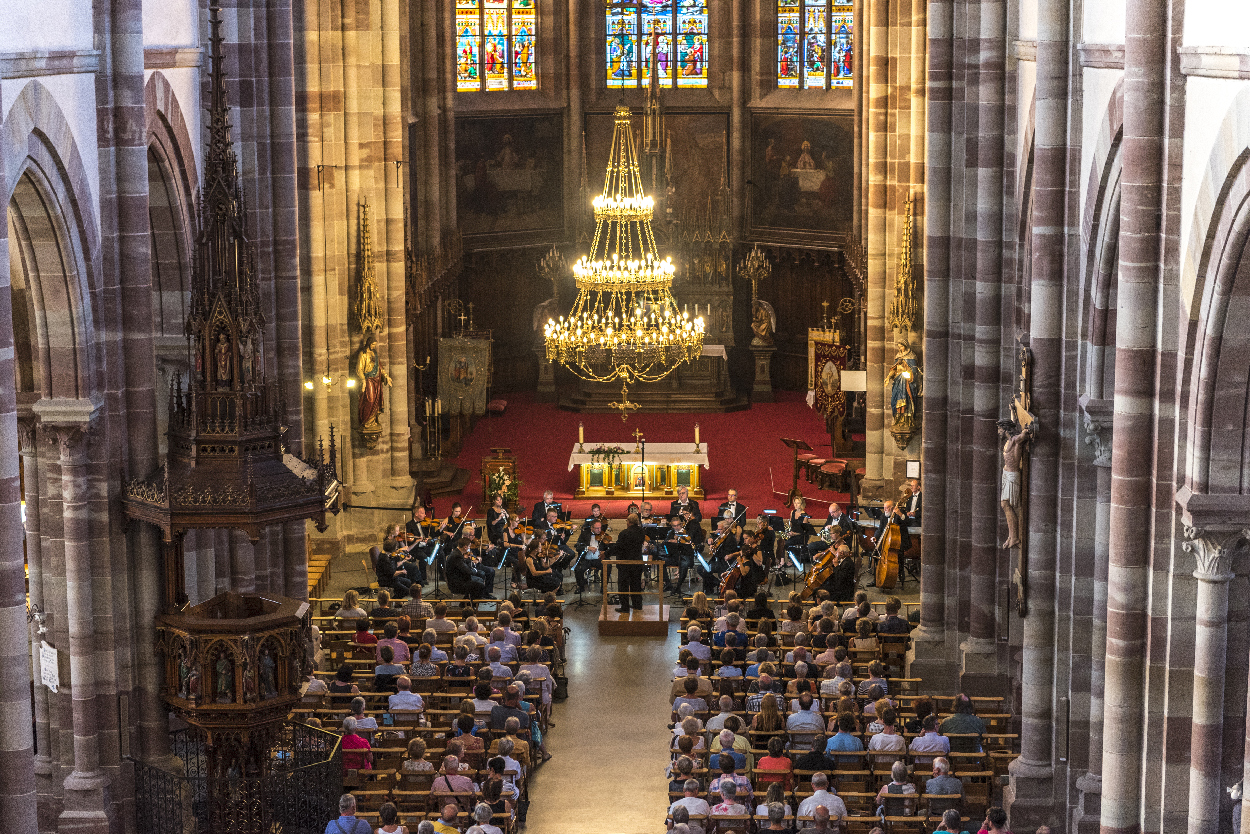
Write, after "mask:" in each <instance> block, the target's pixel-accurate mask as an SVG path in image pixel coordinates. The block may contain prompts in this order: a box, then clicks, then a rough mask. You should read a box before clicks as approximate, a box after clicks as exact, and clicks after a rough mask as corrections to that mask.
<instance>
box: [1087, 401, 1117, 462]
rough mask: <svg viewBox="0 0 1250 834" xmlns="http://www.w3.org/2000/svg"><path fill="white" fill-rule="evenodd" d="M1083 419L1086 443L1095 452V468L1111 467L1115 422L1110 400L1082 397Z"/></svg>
mask: <svg viewBox="0 0 1250 834" xmlns="http://www.w3.org/2000/svg"><path fill="white" fill-rule="evenodd" d="M1080 405H1081V417H1082V423H1083V424H1084V426H1085V442H1086V443H1088V444H1089V446H1090V448H1091V449H1093V452H1094V466H1110V465H1111V423H1112V420H1113V413H1112V406H1111V401H1110V400H1095V399H1093V398H1091V397H1081V399H1080Z"/></svg>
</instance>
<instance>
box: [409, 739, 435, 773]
mask: <svg viewBox="0 0 1250 834" xmlns="http://www.w3.org/2000/svg"><path fill="white" fill-rule="evenodd" d="M403 771H404V773H433V772H434V765H433V764H432V763H431V762H427V761H426V760H425V739H423V738H421V737H420V736H418V737H416V738H414V739H413V740H412V741H410V742H408V758H407V759H404V764H403Z"/></svg>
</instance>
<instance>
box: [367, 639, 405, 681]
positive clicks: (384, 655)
mask: <svg viewBox="0 0 1250 834" xmlns="http://www.w3.org/2000/svg"><path fill="white" fill-rule="evenodd" d="M378 659H379V661H380V662H379V663H378V665H377V666H374V667H373V691H374V692H394V691H395V679H396V678H398V677H399V676H400V675H402V674H403V673H404V667H403V666H400V665H399V664H398V663H396V662H395V652H394V651H393V650H392V649H391V647H390V646H383V647H382V650H381V651H380V652H379V653H378Z"/></svg>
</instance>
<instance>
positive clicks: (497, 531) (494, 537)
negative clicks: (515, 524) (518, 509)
mask: <svg viewBox="0 0 1250 834" xmlns="http://www.w3.org/2000/svg"><path fill="white" fill-rule="evenodd" d="M507 526H508V510H507V509H505V507H504V505H503V493H502V492H501V493H499V494H498V495H496V496H495V499H494V500H493V501H492V502H491V505H490V509H489V510H487V511H486V536H487V538H488V539H490V543H491V544H495V545H497V544H499V543H500V542H501V541H503V533H504V530H505V529H506V528H507Z"/></svg>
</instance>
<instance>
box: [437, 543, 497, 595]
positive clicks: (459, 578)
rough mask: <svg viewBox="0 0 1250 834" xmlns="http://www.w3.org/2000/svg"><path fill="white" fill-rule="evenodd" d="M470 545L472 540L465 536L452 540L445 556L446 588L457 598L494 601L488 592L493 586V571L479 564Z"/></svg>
mask: <svg viewBox="0 0 1250 834" xmlns="http://www.w3.org/2000/svg"><path fill="white" fill-rule="evenodd" d="M471 545H472V540H471V539H469V538H467V537H465V536H458V537H457V538H455V539H453V540H452V549H451V553H450V554H448V556H447V587H448V588H449V589H450V590H451V592H452V593H453V594H456V595H457V596H464V597H468V598H469V599H494V596H492V595H491V593H490V591H491V588H492V587H493V586H494V584H495V571H494V570H492V569H491V568H488V567H484V566H483V565H481V564H479V562H478V559H477V557H476V556H474V555H473V552H472V550H471Z"/></svg>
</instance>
